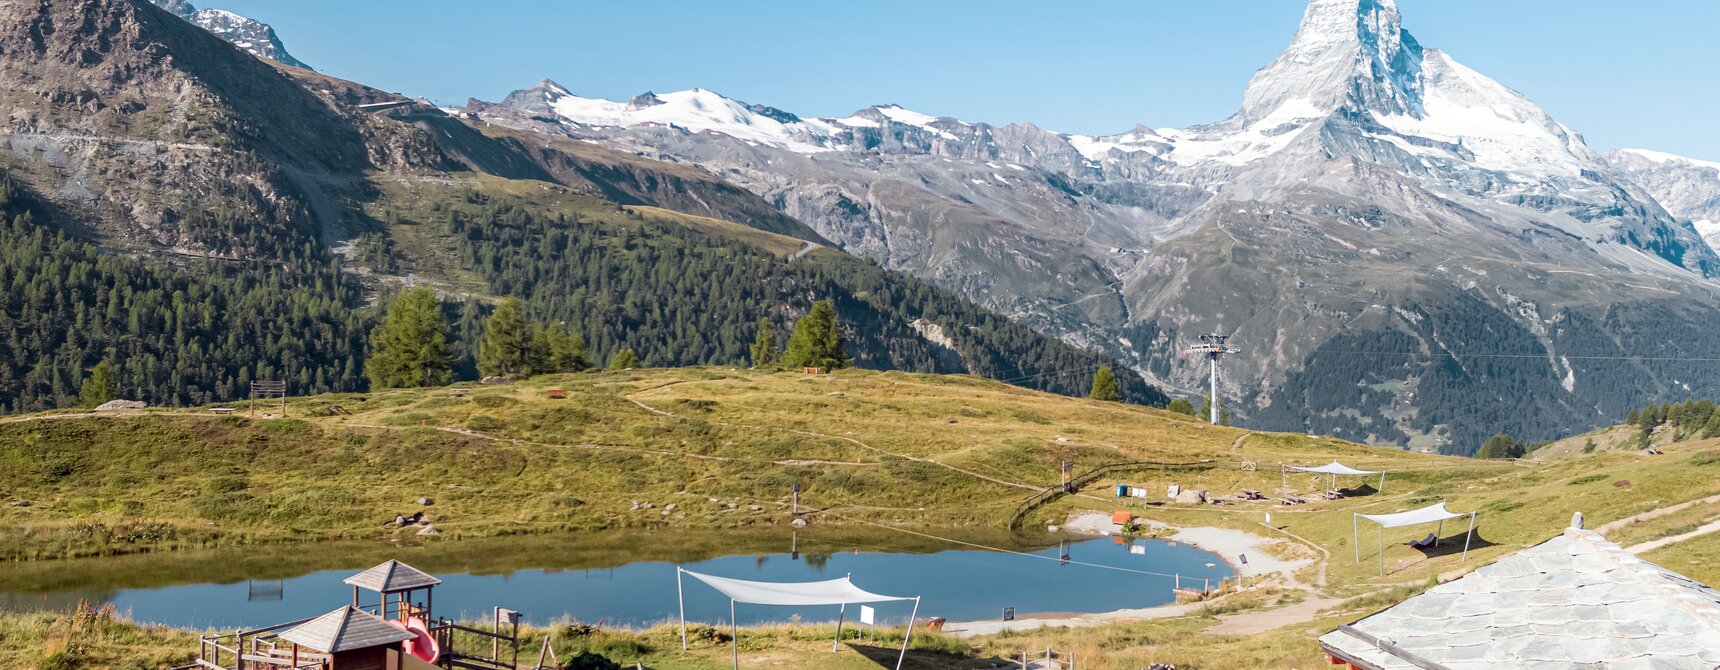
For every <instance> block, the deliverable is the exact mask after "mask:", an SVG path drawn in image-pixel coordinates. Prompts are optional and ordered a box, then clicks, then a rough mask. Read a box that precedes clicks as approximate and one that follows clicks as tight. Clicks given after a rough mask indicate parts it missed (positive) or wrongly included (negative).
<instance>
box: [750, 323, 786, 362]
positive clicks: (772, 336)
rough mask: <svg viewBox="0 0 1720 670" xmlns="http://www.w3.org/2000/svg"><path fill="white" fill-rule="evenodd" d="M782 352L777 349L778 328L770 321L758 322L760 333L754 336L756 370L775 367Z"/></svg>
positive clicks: (753, 356)
mask: <svg viewBox="0 0 1720 670" xmlns="http://www.w3.org/2000/svg"><path fill="white" fill-rule="evenodd" d="M781 357H782V352H781V351H779V350H778V349H777V348H776V327H775V326H772V325H770V320H769V319H759V320H758V332H757V334H755V335H753V344H752V364H753V367H755V368H765V367H770V366H772V365H775V364H776V362H777V359H779V358H781Z"/></svg>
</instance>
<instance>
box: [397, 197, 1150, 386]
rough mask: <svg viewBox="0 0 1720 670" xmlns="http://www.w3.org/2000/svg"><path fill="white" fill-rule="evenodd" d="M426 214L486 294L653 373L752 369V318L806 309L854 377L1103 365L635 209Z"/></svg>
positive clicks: (1078, 369) (1053, 344) (950, 301)
mask: <svg viewBox="0 0 1720 670" xmlns="http://www.w3.org/2000/svg"><path fill="white" fill-rule="evenodd" d="M431 216H433V217H436V220H433V221H427V222H420V223H429V224H440V225H444V226H446V227H447V229H448V231H449V232H450V233H452V236H453V238H454V239H455V240H457V246H458V253H459V255H460V258H461V260H462V262H463V264H464V265H465V266H466V267H467V268H469V269H471V270H472V271H473V272H475V273H476V274H477V275H479V276H480V277H482V278H483V279H485V280H486V281H488V282H489V283H490V285H491V286H492V287H493V288H494V292H495V293H497V294H499V295H512V296H518V297H519V298H520V299H521V301H522V306H523V308H524V309H525V311H526V312H528V313H530V314H533V315H535V316H537V317H539V318H543V319H548V320H554V321H562V322H566V323H568V324H573V325H574V330H576V331H578V332H582V333H584V334H585V336H586V338H587V339H586V342H587V344H588V346H589V347H590V350H591V351H592V352H593V354H594V356H595V358H597V359H598V360H604V359H607V358H609V357H611V356H613V355H614V354H615V353H616V352H617V351H619V350H620V349H623V348H630V349H633V350H634V351H637V352H639V354H638V356H639V357H640V359H641V360H642V361H643V362H644V363H645V364H647V365H652V366H680V365H702V364H723V365H744V364H749V363H756V361H757V360H758V359H756V358H755V357H754V356H753V354H754V353H755V350H756V352H757V353H762V354H765V355H766V358H767V359H771V355H770V354H771V352H772V349H771V347H770V346H768V345H767V346H764V347H758V346H757V345H759V344H760V340H759V337H758V335H759V330H760V329H759V327H758V324H759V322H761V321H764V322H766V323H770V324H771V325H772V329H773V331H774V330H779V329H781V328H782V327H785V326H787V325H788V324H789V323H790V321H791V320H793V319H796V318H798V316H802V315H807V314H810V313H811V312H812V311H813V309H814V302H815V301H819V300H828V301H829V306H830V310H831V312H832V313H833V314H834V315H836V316H837V317H839V320H840V324H841V328H840V329H839V331H828V332H826V333H824V334H823V335H821V337H822V338H824V339H825V342H826V344H827V343H828V338H829V337H830V335H835V336H836V337H837V338H838V339H839V341H840V344H841V345H842V349H843V350H844V351H845V352H846V354H845V355H846V357H851V363H852V364H853V365H856V366H859V367H865V368H872V369H896V370H907V371H914V372H943V373H963V372H965V373H972V374H976V375H980V376H985V377H991V378H993V379H1000V380H1003V381H1008V382H1011V383H1018V384H1021V385H1023V386H1027V387H1030V388H1036V389H1041V390H1046V391H1051V392H1055V393H1061V394H1064V395H1081V394H1085V393H1087V392H1088V390H1089V389H1088V388H1087V387H1086V385H1087V384H1088V382H1089V380H1090V379H1091V375H1092V374H1093V372H1094V370H1096V369H1097V368H1098V367H1099V366H1100V365H1102V364H1105V363H1106V359H1105V358H1104V357H1103V356H1100V355H1098V354H1094V353H1092V352H1088V351H1083V350H1080V349H1077V348H1075V347H1072V346H1069V345H1067V344H1064V343H1062V342H1059V341H1057V340H1055V339H1052V338H1048V337H1044V336H1042V335H1040V334H1039V333H1037V332H1035V331H1033V330H1032V329H1030V328H1027V327H1026V326H1022V325H1020V324H1018V323H1015V322H1012V321H1010V320H1009V319H1007V318H1004V317H1001V316H998V315H996V314H993V313H991V312H988V311H986V310H983V309H980V308H978V307H976V306H974V305H973V304H972V303H969V302H967V301H966V300H963V299H961V298H959V297H957V296H955V295H953V294H951V293H949V292H947V291H943V290H941V289H938V288H936V287H933V286H931V285H930V284H927V283H925V282H922V281H919V280H917V279H914V278H913V277H909V276H906V275H901V274H897V273H893V272H888V271H885V270H883V269H882V268H880V267H878V266H877V265H876V264H875V263H873V262H871V261H867V260H863V259H857V258H853V257H849V256H843V255H839V254H826V253H814V254H808V255H805V256H803V257H801V258H798V259H789V258H785V257H783V256H781V255H777V254H773V253H771V252H769V251H767V250H764V249H760V248H757V247H753V246H749V245H745V244H737V243H736V242H734V241H733V240H728V239H723V238H719V237H715V236H712V235H710V234H707V233H704V232H701V231H698V230H695V229H692V228H689V227H687V226H684V225H680V224H677V223H673V222H665V221H660V220H657V219H653V218H650V217H646V216H643V215H640V214H638V213H636V212H629V213H628V215H627V220H626V224H625V225H614V224H610V223H598V222H595V221H592V220H588V219H587V218H586V217H584V216H581V215H580V214H579V213H577V212H565V211H564V212H557V213H554V214H544V213H538V212H534V211H532V210H531V209H530V208H529V207H526V206H524V205H523V203H521V202H519V201H517V200H514V199H513V197H512V196H506V195H492V194H489V193H484V192H479V191H470V192H467V193H466V194H465V195H464V197H463V198H462V199H461V201H459V202H456V203H453V204H451V205H443V206H439V207H436V208H435V209H434V212H433V214H432V215H431ZM916 319H918V320H920V321H921V323H922V324H927V325H936V326H939V327H941V328H942V330H943V331H944V332H945V333H947V334H949V335H950V336H951V339H953V340H954V342H955V352H954V353H955V354H956V355H957V356H954V357H952V356H950V355H949V353H950V352H947V351H941V347H939V346H938V345H934V344H932V343H930V342H928V341H927V339H926V338H925V337H924V336H923V335H921V333H920V332H917V331H916V330H915V329H914V327H913V326H912V325H910V324H913V323H914V322H915V321H916ZM466 321H467V319H466V318H464V316H463V317H462V319H461V323H462V324H464V323H466ZM462 329H464V328H463V327H462ZM775 337H776V336H775V334H774V332H773V333H772V335H771V338H770V339H771V341H772V342H773V343H774V341H775ZM825 348H826V350H827V351H828V350H829V348H828V347H827V346H826V347H825ZM793 349H794V346H793V344H792V342H791V343H790V344H789V346H788V347H787V348H786V349H784V350H782V354H781V355H782V358H781V359H774V360H772V363H774V364H782V365H791V364H793V363H795V362H796V361H795V360H794V359H793V358H792V357H791V355H790V351H791V350H793ZM833 361H834V359H827V360H825V362H833ZM844 364H847V363H846V362H845V363H844ZM457 367H458V366H457ZM819 367H836V366H835V365H821V366H819ZM1116 377H1117V382H1118V389H1119V395H1120V397H1121V398H1122V399H1123V400H1125V401H1129V402H1135V403H1141V404H1151V405H1163V404H1164V403H1165V402H1166V401H1167V398H1165V397H1164V395H1163V394H1161V393H1160V392H1159V391H1158V390H1157V389H1155V388H1153V387H1151V386H1149V385H1148V384H1147V383H1146V382H1145V381H1144V380H1142V379H1141V378H1140V376H1139V375H1137V374H1135V373H1134V372H1133V371H1130V370H1126V369H1123V370H1120V371H1118V372H1117V373H1116Z"/></svg>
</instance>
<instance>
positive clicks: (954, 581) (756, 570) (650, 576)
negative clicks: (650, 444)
mask: <svg viewBox="0 0 1720 670" xmlns="http://www.w3.org/2000/svg"><path fill="white" fill-rule="evenodd" d="M1134 546H1135V548H1134V549H1133V551H1131V547H1130V546H1129V545H1124V544H1118V543H1117V541H1115V540H1114V539H1111V538H1106V539H1097V540H1086V541H1082V542H1079V543H1075V544H1072V545H1070V547H1069V551H1070V558H1071V559H1072V560H1075V561H1081V562H1084V563H1095V564H1099V565H1107V566H1115V567H1123V568H1131V569H1135V570H1148V571H1152V572H1162V573H1176V574H1181V575H1183V576H1184V579H1185V582H1184V586H1191V585H1192V586H1199V584H1200V582H1199V580H1200V579H1206V578H1210V579H1211V580H1212V582H1213V583H1214V584H1215V585H1216V584H1217V582H1218V580H1219V579H1221V578H1225V577H1229V576H1230V575H1231V571H1230V569H1229V567H1228V566H1226V565H1225V564H1224V563H1223V562H1222V561H1220V560H1218V557H1216V556H1214V555H1212V554H1210V553H1207V552H1205V551H1201V550H1199V549H1195V548H1193V547H1189V546H1187V545H1181V544H1173V543H1167V542H1157V541H1137V542H1136V543H1135V545H1134ZM1057 551H1058V550H1057V548H1056V547H1052V548H1049V549H1045V550H1042V551H1038V552H1035V553H1036V554H1037V555H1039V556H1046V557H1051V558H1056V557H1057ZM1136 552H1140V553H1136ZM1233 558H1234V557H1233ZM1207 563H1214V564H1216V565H1214V566H1213V567H1210V568H1209V567H1206V564H1207ZM686 567H687V568H688V569H690V570H695V571H698V572H704V573H708V574H714V575H720V576H724V577H734V578H738V579H754V580H761V581H810V580H817V579H831V578H834V577H840V576H842V575H845V574H849V573H852V574H853V577H854V582H855V584H856V585H858V586H859V587H861V588H863V589H866V590H868V591H872V592H875V593H883V594H889V595H904V596H913V595H923V596H925V603H924V605H922V606H921V616H942V617H948V618H950V619H952V620H970V619H990V618H995V617H997V616H998V615H999V612H1000V611H1001V610H1002V608H1004V607H1015V608H1016V611H1017V612H1019V613H1020V614H1027V613H1032V612H1103V611H1110V610H1115V609H1123V608H1133V607H1150V606H1153V605H1161V604H1165V603H1168V602H1171V600H1172V596H1171V585H1172V580H1171V579H1170V578H1169V577H1157V576H1150V575H1142V574H1135V573H1130V572H1122V571H1117V570H1107V569H1103V568H1098V567H1092V566H1086V565H1075V564H1071V565H1060V564H1059V563H1058V562H1057V561H1054V560H1045V559H1043V558H1029V557H1025V556H1017V555H1012V554H1003V553H996V552H988V551H978V550H959V551H945V552H940V553H936V554H905V553H903V554H897V553H866V552H861V553H853V552H849V553H837V554H828V555H825V554H820V555H807V554H803V555H801V556H800V557H799V558H798V559H795V558H792V557H791V556H790V555H789V554H786V553H777V554H763V555H757V556H753V555H747V556H725V557H722V558H715V559H711V560H706V561H701V562H699V563H694V564H689V565H687V566H686ZM355 572H356V571H347V570H342V571H325V572H314V573H310V574H307V575H303V576H300V577H295V578H292V579H287V580H283V581H280V582H276V581H268V582H250V583H246V582H239V583H235V584H193V585H187V586H171V587H165V588H157V589H121V590H118V591H115V592H109V593H81V592H57V593H48V594H39V593H38V594H25V593H0V607H4V608H6V609H13V610H41V609H60V610H63V609H64V608H65V607H68V606H70V605H71V604H72V603H75V602H76V601H77V600H78V599H79V598H89V599H92V600H103V601H107V602H112V603H113V604H114V605H115V606H116V607H118V609H119V611H120V612H122V613H126V614H128V615H129V616H131V617H133V618H135V619H137V620H139V621H145V622H152V623H164V624H170V625H174V626H181V627H190V628H209V627H220V628H223V629H227V628H233V627H237V626H244V627H254V626H264V625H269V624H275V623H280V622H283V621H292V620H295V619H302V618H306V617H312V616H316V615H319V614H322V613H324V612H327V611H329V610H332V609H334V608H336V607H339V606H340V605H342V604H345V603H346V602H349V601H350V600H351V598H352V589H351V587H349V586H347V585H345V584H342V583H341V580H342V579H345V578H346V577H349V576H351V575H352V574H353V573H355ZM437 576H438V577H441V578H442V585H441V586H438V587H436V602H435V607H436V613H437V614H439V615H442V616H449V617H455V618H462V619H471V620H482V619H487V618H488V616H489V612H490V608H491V607H493V606H497V605H500V606H502V607H507V608H509V609H513V610H518V611H520V612H522V613H523V614H524V616H525V617H526V619H527V620H528V621H532V622H539V623H541V622H546V621H552V620H556V619H563V618H569V617H571V618H575V619H578V620H581V621H586V622H597V621H600V620H601V621H604V622H606V623H608V624H610V625H624V626H638V625H643V624H649V623H653V622H658V621H665V620H670V619H673V618H674V617H675V616H676V600H675V567H674V565H672V564H669V563H659V562H647V563H632V564H628V565H624V566H621V567H616V568H606V569H594V570H516V571H514V572H511V573H508V574H501V575H470V574H441V575H437ZM1189 578H1193V579H1194V581H1192V582H1190V581H1187V580H1188V579H1189ZM686 589H687V618H688V619H689V620H697V621H707V622H717V621H727V619H728V607H729V604H728V601H727V599H725V598H723V596H722V595H721V594H719V593H717V592H716V591H714V590H712V589H711V588H709V587H707V586H705V585H703V584H701V583H699V582H697V581H695V580H691V579H689V580H687V582H686ZM366 597H367V598H371V597H374V595H372V594H367V595H366ZM366 602H367V603H368V602H370V601H369V600H368V599H367V600H366ZM909 607H910V604H908V603H883V604H880V605H877V606H876V608H877V610H878V617H879V623H880V624H889V623H892V622H898V621H900V620H902V619H905V618H906V617H907V615H908V608H909ZM796 614H799V615H800V616H801V617H802V618H803V619H805V620H810V621H822V620H831V619H834V618H835V616H836V610H835V608H829V607H824V608H783V607H758V606H745V605H743V606H741V607H740V609H739V611H738V617H739V619H740V621H741V623H743V624H746V623H760V622H768V621H783V620H787V619H789V618H790V617H792V616H794V615H796ZM850 616H854V615H852V614H851V615H850Z"/></svg>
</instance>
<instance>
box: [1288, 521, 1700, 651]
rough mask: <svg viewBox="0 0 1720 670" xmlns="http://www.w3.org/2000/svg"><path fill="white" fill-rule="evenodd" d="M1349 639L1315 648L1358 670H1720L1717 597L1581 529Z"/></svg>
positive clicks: (1443, 589)
mask: <svg viewBox="0 0 1720 670" xmlns="http://www.w3.org/2000/svg"><path fill="white" fill-rule="evenodd" d="M1350 628H1353V629H1354V630H1356V631H1359V632H1360V633H1362V635H1361V636H1357V635H1353V634H1351V633H1349V632H1346V631H1343V630H1337V631H1332V632H1330V633H1327V634H1326V635H1324V636H1322V637H1321V638H1320V646H1321V647H1322V648H1324V649H1325V650H1326V652H1327V653H1329V654H1333V655H1335V656H1338V657H1339V658H1343V659H1344V660H1346V661H1349V662H1351V663H1354V664H1356V665H1357V666H1358V667H1361V668H1365V669H1368V670H1425V669H1426V668H1430V667H1432V668H1439V667H1443V668H1449V669H1451V670H1479V669H1481V668H1487V669H1488V670H1496V669H1498V668H1515V669H1521V670H1552V669H1554V668H1558V669H1560V670H1564V669H1568V668H1607V669H1608V670H1636V669H1643V670H1647V669H1649V668H1655V669H1657V670H1681V669H1683V668H1693V669H1694V668H1700V669H1702V670H1714V669H1715V668H1720V592H1717V591H1715V590H1714V589H1711V588H1709V587H1708V586H1705V585H1703V584H1701V583H1698V582H1696V581H1694V580H1692V579H1690V578H1688V577H1685V576H1683V575H1680V574H1677V573H1674V572H1672V571H1670V570H1667V569H1665V568H1662V567H1660V566H1658V565H1655V564H1653V563H1649V562H1648V561H1644V560H1642V559H1640V558H1637V557H1636V556H1634V555H1632V554H1630V553H1628V552H1626V551H1625V550H1624V549H1622V548H1620V547H1619V546H1618V545H1616V544H1613V543H1611V542H1608V541H1606V540H1605V539H1604V538H1602V537H1601V535H1600V534H1599V533H1596V532H1594V531H1591V530H1583V529H1579V528H1567V529H1566V530H1565V531H1564V533H1562V534H1560V535H1559V536H1557V537H1554V538H1553V539H1551V540H1548V541H1546V542H1543V543H1541V544H1538V545H1536V546H1533V547H1530V548H1528V549H1524V550H1523V551H1520V552H1517V553H1515V554H1512V555H1510V556H1507V557H1505V558H1502V559H1500V560H1499V561H1498V562H1496V563H1493V564H1492V565H1489V566H1486V567H1483V568H1480V569H1478V570H1476V571H1474V572H1472V573H1470V574H1468V575H1465V576H1464V577H1462V578H1460V579H1456V580H1453V581H1451V582H1448V583H1445V584H1441V585H1439V586H1436V587H1434V588H1431V589H1428V590H1427V591H1426V592H1424V593H1422V594H1421V595H1418V596H1416V597H1414V598H1410V599H1408V600H1405V601H1403V602H1401V603H1398V604H1397V605H1396V606H1393V607H1391V608H1389V609H1386V610H1384V611H1381V612H1379V613H1377V614H1374V615H1372V616H1369V617H1367V618H1365V619H1362V620H1360V621H1357V622H1356V623H1354V624H1352V625H1351V626H1350ZM1366 637H1372V638H1375V640H1374V641H1369V640H1366V639H1364V638H1366ZM1376 642H1377V643H1384V644H1376ZM1382 646H1389V647H1390V650H1389V651H1388V650H1386V649H1381V648H1380V647H1382Z"/></svg>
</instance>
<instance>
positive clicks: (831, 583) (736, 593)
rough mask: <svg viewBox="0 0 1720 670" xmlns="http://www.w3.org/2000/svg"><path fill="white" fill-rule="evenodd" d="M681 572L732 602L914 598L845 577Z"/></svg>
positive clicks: (795, 603) (788, 603) (837, 602)
mask: <svg viewBox="0 0 1720 670" xmlns="http://www.w3.org/2000/svg"><path fill="white" fill-rule="evenodd" d="M683 572H685V573H687V574H688V575H689V576H691V577H693V578H694V579H697V580H699V581H701V582H704V583H706V584H709V585H710V586H711V588H713V589H716V590H718V591H722V592H723V595H725V596H728V597H729V598H730V599H731V600H734V601H735V602H738V603H748V604H752V605H783V606H802V605H849V604H854V603H878V602H888V601H892V600H913V599H914V598H913V596H908V597H902V596H886V595H879V594H876V593H871V592H869V591H866V590H864V589H861V588H860V587H858V586H855V585H854V583H853V582H851V581H848V578H847V577H843V578H841V579H827V580H824V581H821V582H749V581H746V580H744V579H729V578H728V577H715V576H712V575H704V574H699V573H697V572H693V571H692V570H683Z"/></svg>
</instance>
